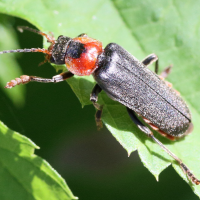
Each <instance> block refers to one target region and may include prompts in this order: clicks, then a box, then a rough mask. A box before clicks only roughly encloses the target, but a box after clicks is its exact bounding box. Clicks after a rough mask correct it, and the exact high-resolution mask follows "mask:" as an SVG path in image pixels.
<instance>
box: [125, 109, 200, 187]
mask: <svg viewBox="0 0 200 200" xmlns="http://www.w3.org/2000/svg"><path fill="white" fill-rule="evenodd" d="M127 111H128V114H129V116H130V117H131V119H132V121H133V122H134V123H135V124H136V125H137V127H138V128H139V129H140V130H141V131H142V132H144V133H145V134H146V135H147V136H148V137H150V138H152V139H153V140H154V141H155V142H156V143H157V144H158V145H159V146H160V147H161V148H162V149H163V150H164V151H165V152H166V153H168V154H169V155H170V156H171V157H172V158H173V159H175V160H176V161H177V162H178V163H179V165H180V167H181V169H182V170H183V172H184V173H185V174H187V176H188V178H189V179H190V180H191V181H192V182H193V183H195V184H196V185H199V184H200V180H198V179H197V178H196V177H195V176H194V174H192V173H191V171H190V169H189V168H188V167H187V166H186V165H185V164H184V163H183V162H182V160H181V159H180V158H178V157H177V156H176V155H175V154H174V153H172V152H171V151H170V150H169V149H167V148H166V147H165V146H164V145H163V144H162V143H161V142H160V141H159V140H158V139H156V138H155V137H154V135H153V133H152V131H151V130H150V129H149V128H148V127H146V126H145V125H144V124H142V122H141V121H140V120H139V119H138V118H137V116H136V114H135V112H134V111H133V110H131V109H129V108H127Z"/></svg>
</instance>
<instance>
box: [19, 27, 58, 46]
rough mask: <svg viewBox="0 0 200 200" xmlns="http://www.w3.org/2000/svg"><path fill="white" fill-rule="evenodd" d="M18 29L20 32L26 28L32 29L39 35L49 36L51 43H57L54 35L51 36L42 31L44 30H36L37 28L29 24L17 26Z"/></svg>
mask: <svg viewBox="0 0 200 200" xmlns="http://www.w3.org/2000/svg"><path fill="white" fill-rule="evenodd" d="M17 29H18V31H19V32H21V33H22V32H23V31H24V30H27V31H31V32H33V33H37V34H39V35H42V36H44V37H46V38H47V40H48V41H49V42H51V43H55V39H54V38H53V37H51V36H50V35H47V34H46V33H44V32H42V31H39V30H36V29H33V28H30V27H28V26H18V27H17Z"/></svg>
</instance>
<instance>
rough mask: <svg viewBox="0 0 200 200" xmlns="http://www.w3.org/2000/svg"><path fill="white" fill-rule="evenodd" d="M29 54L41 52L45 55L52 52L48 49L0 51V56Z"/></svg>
mask: <svg viewBox="0 0 200 200" xmlns="http://www.w3.org/2000/svg"><path fill="white" fill-rule="evenodd" d="M29 52H41V53H44V54H51V52H50V51H48V50H47V49H40V48H31V49H16V50H6V51H0V54H4V53H29Z"/></svg>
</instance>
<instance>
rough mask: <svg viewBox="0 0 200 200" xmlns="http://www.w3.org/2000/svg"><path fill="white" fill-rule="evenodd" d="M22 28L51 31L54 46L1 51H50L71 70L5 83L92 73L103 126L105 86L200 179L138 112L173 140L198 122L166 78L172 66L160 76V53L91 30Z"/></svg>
mask: <svg viewBox="0 0 200 200" xmlns="http://www.w3.org/2000/svg"><path fill="white" fill-rule="evenodd" d="M18 29H19V30H20V31H21V32H23V30H29V31H32V32H35V33H37V34H40V35H42V36H44V37H46V39H47V41H48V42H50V43H51V44H50V46H49V48H48V49H41V48H31V49H17V50H8V51H1V52H0V54H4V53H15V52H42V53H44V54H45V61H44V62H50V63H54V64H56V65H63V64H65V65H66V67H67V69H68V71H66V72H63V73H61V74H59V75H56V76H53V77H52V78H51V79H48V78H41V77H37V76H28V75H22V76H20V78H15V80H11V81H10V82H8V83H7V85H6V86H5V88H12V87H14V86H16V85H19V84H25V83H28V82H32V81H33V82H43V83H50V82H53V83H57V82H61V81H64V80H66V79H68V78H71V77H72V76H74V75H78V76H88V75H91V74H92V75H93V77H94V79H95V81H96V82H97V84H96V85H95V87H94V88H93V90H92V92H91V95H90V100H91V102H92V103H93V105H94V107H95V108H96V109H97V111H96V115H95V119H96V124H97V127H99V128H101V127H102V121H101V115H102V110H103V105H100V104H98V103H97V101H98V94H99V93H100V92H101V91H102V90H103V91H105V93H106V94H107V95H108V96H109V97H110V98H111V99H113V100H115V101H118V102H120V103H121V104H123V105H124V106H126V108H127V111H128V114H129V116H130V117H131V119H132V121H133V122H134V123H135V124H136V126H137V127H138V128H139V129H140V130H141V131H142V132H143V133H145V134H146V135H147V136H148V137H149V138H151V139H152V140H154V141H155V142H156V143H157V144H158V145H159V146H160V147H161V148H162V149H163V150H164V151H165V152H167V153H168V154H169V155H170V156H171V157H172V158H174V159H175V160H176V161H177V162H178V164H179V165H180V167H181V168H182V170H183V172H184V173H186V174H187V176H188V178H189V179H190V180H191V181H192V182H193V183H194V184H196V185H199V184H200V180H199V179H197V178H196V177H195V176H194V174H192V173H191V171H190V169H189V168H188V167H187V166H186V165H185V164H184V163H183V162H182V161H181V159H179V158H178V157H177V156H176V155H175V154H173V153H172V152H171V151H170V150H168V149H167V148H166V147H165V146H164V145H163V144H162V143H161V142H160V141H159V140H158V139H156V138H155V137H154V135H153V132H152V131H151V129H150V128H148V126H147V125H145V124H144V123H143V122H141V120H140V119H138V116H141V117H142V118H143V120H144V121H145V122H146V123H147V124H148V125H149V126H150V127H151V128H152V129H153V130H156V131H158V132H159V133H161V135H163V136H165V137H167V138H168V139H171V140H175V139H178V138H180V137H183V136H185V135H187V134H188V133H190V132H191V131H192V128H193V125H192V122H191V113H190V111H189V108H188V106H187V105H186V103H185V102H184V101H183V99H182V98H181V97H180V95H179V93H178V92H177V91H175V90H174V89H173V88H172V87H171V85H170V83H168V82H166V81H165V80H164V78H166V77H167V75H168V74H169V72H170V69H171V66H169V67H168V68H167V69H165V70H164V72H163V73H162V74H161V76H158V75H157V74H158V57H157V56H156V55H155V54H151V55H149V56H147V57H146V58H145V59H144V60H143V61H141V62H140V61H139V60H137V59H136V58H135V57H134V56H133V55H131V54H130V53H129V52H127V51H126V50H125V49H123V48H122V47H121V46H119V45H118V44H115V43H110V44H108V45H107V46H106V47H105V48H104V49H103V47H102V43H101V42H100V41H98V40H95V39H92V38H90V37H88V36H87V35H86V34H81V35H79V36H78V37H76V38H70V37H66V36H63V35H60V36H59V37H58V39H57V40H56V39H54V37H53V36H50V35H47V34H45V33H44V32H41V31H39V30H35V29H32V28H29V27H24V26H21V27H18ZM153 62H155V73H154V72H153V71H151V70H149V69H148V68H147V66H148V65H150V64H152V63H153Z"/></svg>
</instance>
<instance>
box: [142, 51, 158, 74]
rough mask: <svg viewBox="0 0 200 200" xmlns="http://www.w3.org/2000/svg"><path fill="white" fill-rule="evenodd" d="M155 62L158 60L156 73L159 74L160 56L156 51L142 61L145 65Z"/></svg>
mask: <svg viewBox="0 0 200 200" xmlns="http://www.w3.org/2000/svg"><path fill="white" fill-rule="evenodd" d="M153 62H156V63H155V73H156V74H158V56H157V55H156V54H154V53H152V54H150V55H148V56H147V57H146V58H145V59H144V60H143V61H142V63H143V64H144V65H145V66H148V65H150V64H152V63H153Z"/></svg>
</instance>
